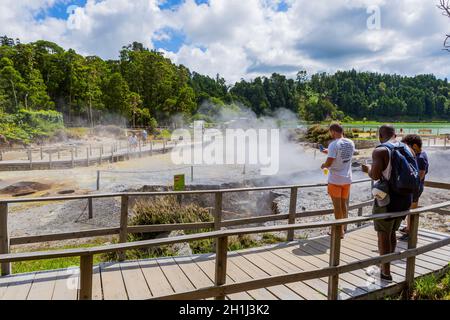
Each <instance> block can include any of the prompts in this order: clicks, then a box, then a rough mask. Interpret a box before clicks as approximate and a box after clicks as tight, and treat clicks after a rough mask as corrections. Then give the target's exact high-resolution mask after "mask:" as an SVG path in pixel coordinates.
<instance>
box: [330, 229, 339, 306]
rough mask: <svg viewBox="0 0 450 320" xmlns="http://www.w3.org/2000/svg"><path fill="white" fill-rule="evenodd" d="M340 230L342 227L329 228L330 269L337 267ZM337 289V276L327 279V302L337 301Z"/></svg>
mask: <svg viewBox="0 0 450 320" xmlns="http://www.w3.org/2000/svg"><path fill="white" fill-rule="evenodd" d="M341 230H342V226H340V225H337V226H333V227H332V228H331V243H330V267H336V266H338V265H339V260H340V259H339V257H340V254H341ZM338 288H339V274H336V275H334V276H329V277H328V300H337V299H338V297H339V294H338Z"/></svg>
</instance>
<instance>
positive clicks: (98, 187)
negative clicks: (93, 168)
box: [97, 170, 100, 191]
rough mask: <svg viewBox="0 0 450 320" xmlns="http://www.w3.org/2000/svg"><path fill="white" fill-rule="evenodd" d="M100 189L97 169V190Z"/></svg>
mask: <svg viewBox="0 0 450 320" xmlns="http://www.w3.org/2000/svg"><path fill="white" fill-rule="evenodd" d="M98 190H100V170H97V191H98Z"/></svg>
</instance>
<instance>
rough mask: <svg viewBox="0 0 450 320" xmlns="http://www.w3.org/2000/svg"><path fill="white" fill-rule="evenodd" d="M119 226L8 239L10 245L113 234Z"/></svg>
mask: <svg viewBox="0 0 450 320" xmlns="http://www.w3.org/2000/svg"><path fill="white" fill-rule="evenodd" d="M119 230H120V229H119V228H104V229H93V230H87V231H76V232H64V233H55V234H48V235H39V236H26V237H14V238H11V239H10V242H11V245H20V244H27V243H38V242H47V241H58V240H68V239H81V238H91V237H98V236H107V235H114V234H118V233H119Z"/></svg>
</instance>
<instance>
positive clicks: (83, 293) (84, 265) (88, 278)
mask: <svg viewBox="0 0 450 320" xmlns="http://www.w3.org/2000/svg"><path fill="white" fill-rule="evenodd" d="M93 262H94V258H93V255H92V254H89V255H85V256H81V257H80V300H92V275H93V273H94V272H93V267H94V266H93Z"/></svg>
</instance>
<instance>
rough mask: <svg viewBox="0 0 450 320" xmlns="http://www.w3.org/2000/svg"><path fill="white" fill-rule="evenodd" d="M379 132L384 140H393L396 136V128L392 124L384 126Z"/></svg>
mask: <svg viewBox="0 0 450 320" xmlns="http://www.w3.org/2000/svg"><path fill="white" fill-rule="evenodd" d="M378 132H379V134H380V136H381V138H383V139H391V138H392V137H393V136H395V128H394V126H393V125H391V124H384V125H382V126H381V127H380V130H379V131H378Z"/></svg>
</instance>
